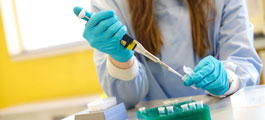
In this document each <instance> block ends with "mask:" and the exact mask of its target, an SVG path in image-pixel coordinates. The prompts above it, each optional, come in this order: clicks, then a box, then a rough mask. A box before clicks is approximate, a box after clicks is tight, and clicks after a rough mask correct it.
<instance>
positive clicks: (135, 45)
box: [74, 7, 193, 80]
mask: <svg viewBox="0 0 265 120" xmlns="http://www.w3.org/2000/svg"><path fill="white" fill-rule="evenodd" d="M74 9H76V10H74V11H80V12H79V13H78V14H77V13H76V14H77V15H78V18H79V19H82V18H86V19H87V20H89V19H90V18H89V17H88V16H86V13H85V12H86V11H85V9H82V8H79V7H75V8H74ZM120 43H121V45H122V46H124V47H125V48H127V49H129V50H132V51H135V52H137V53H140V54H142V55H144V56H145V57H147V58H149V59H150V60H152V61H154V62H155V63H159V64H160V65H161V66H163V67H165V68H166V69H167V70H168V71H170V72H172V73H174V74H175V75H177V76H179V77H180V78H181V79H182V80H186V79H187V75H190V74H192V73H190V70H191V69H190V68H188V67H186V66H184V68H183V69H184V72H185V73H186V75H184V76H183V75H181V74H180V73H179V72H177V71H175V70H174V69H173V68H171V67H169V66H168V65H167V64H165V63H164V62H162V61H161V60H160V59H159V58H157V57H156V56H154V55H153V54H151V53H150V52H149V51H147V50H146V49H145V48H144V47H143V45H142V44H141V43H139V42H138V41H137V40H135V39H133V38H132V37H130V36H129V35H127V34H126V35H124V36H123V38H122V40H121V41H120ZM185 70H186V71H187V70H188V73H187V72H186V71H185ZM191 71H192V70H191ZM192 72H193V71H192Z"/></svg>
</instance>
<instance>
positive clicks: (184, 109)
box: [181, 104, 189, 112]
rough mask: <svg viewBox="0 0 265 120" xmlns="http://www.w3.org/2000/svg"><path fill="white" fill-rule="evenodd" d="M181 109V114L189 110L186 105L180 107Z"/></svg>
mask: <svg viewBox="0 0 265 120" xmlns="http://www.w3.org/2000/svg"><path fill="white" fill-rule="evenodd" d="M181 108H182V111H183V112H185V111H188V110H189V107H188V104H184V105H181Z"/></svg>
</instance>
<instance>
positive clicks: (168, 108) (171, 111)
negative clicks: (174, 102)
mask: <svg viewBox="0 0 265 120" xmlns="http://www.w3.org/2000/svg"><path fill="white" fill-rule="evenodd" d="M167 113H168V114H172V113H174V109H173V106H167Z"/></svg>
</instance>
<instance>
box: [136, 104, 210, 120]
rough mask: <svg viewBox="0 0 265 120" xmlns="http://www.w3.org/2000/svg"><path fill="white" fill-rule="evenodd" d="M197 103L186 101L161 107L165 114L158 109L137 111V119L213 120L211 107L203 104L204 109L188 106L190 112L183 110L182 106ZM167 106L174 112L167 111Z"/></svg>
mask: <svg viewBox="0 0 265 120" xmlns="http://www.w3.org/2000/svg"><path fill="white" fill-rule="evenodd" d="M194 102H196V101H194V100H191V101H185V102H179V103H175V104H170V105H165V106H161V107H164V108H165V109H164V113H163V114H161V113H159V110H158V108H161V107H155V108H150V109H146V110H145V111H137V118H138V119H139V120H211V115H210V109H209V106H207V105H205V104H202V105H203V107H199V106H198V105H197V104H195V106H196V108H195V109H194V108H191V106H189V105H188V108H189V109H188V110H184V109H182V107H181V106H182V105H185V104H189V103H194ZM167 106H173V112H172V111H168V110H167V109H166V107H167Z"/></svg>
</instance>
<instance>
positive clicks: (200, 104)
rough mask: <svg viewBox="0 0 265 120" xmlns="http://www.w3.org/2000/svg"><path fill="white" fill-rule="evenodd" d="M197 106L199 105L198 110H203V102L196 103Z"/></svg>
mask: <svg viewBox="0 0 265 120" xmlns="http://www.w3.org/2000/svg"><path fill="white" fill-rule="evenodd" d="M196 105H197V108H198V109H201V108H203V101H198V102H196Z"/></svg>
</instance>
